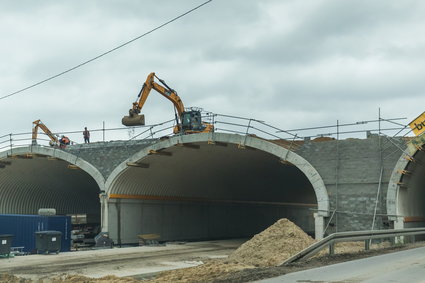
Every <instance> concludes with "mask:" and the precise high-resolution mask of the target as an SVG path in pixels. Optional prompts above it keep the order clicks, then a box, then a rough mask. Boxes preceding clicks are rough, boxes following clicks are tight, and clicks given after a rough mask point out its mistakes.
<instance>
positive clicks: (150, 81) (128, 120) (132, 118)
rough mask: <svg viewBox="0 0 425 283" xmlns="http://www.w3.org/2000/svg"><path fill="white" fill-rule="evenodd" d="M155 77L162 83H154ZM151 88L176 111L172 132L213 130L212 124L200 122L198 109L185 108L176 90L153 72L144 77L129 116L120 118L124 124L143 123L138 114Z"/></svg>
mask: <svg viewBox="0 0 425 283" xmlns="http://www.w3.org/2000/svg"><path fill="white" fill-rule="evenodd" d="M155 78H157V79H158V80H159V81H160V82H161V84H162V85H160V84H158V83H156V82H155V80H154V79H155ZM152 89H154V90H156V91H157V92H159V94H161V95H162V96H164V97H165V98H167V99H168V100H170V101H171V102H172V103H173V105H174V108H175V109H176V111H177V113H176V122H177V125H176V126H175V127H174V129H173V132H174V134H178V133H183V134H193V133H209V132H213V131H214V126H213V125H211V124H209V123H205V122H202V115H201V111H200V110H197V109H193V108H192V109H187V110H185V108H184V105H183V102H182V100H181V99H180V97H179V96H178V95H177V92H176V91H175V90H174V89H172V88H170V87H169V86H168V85H167V84H166V83H165V82H164V81H163V80H161V79H160V78H158V77H157V76H156V75H155V73H154V72H152V73H150V74H149V75H148V77H147V78H146V82H145V83H144V84H143V87H142V89H141V90H140V92H139V94H138V96H137V97H138V100H137V101H136V102H134V103H133V107H132V108H131V109H130V110H129V116H124V117H123V118H122V121H121V122H122V124H123V125H124V126H143V125H145V115H143V114H140V111H141V109H142V107H143V105H144V104H145V102H146V99H147V98H148V96H149V93H150V92H151V90H152ZM139 114H140V115H139Z"/></svg>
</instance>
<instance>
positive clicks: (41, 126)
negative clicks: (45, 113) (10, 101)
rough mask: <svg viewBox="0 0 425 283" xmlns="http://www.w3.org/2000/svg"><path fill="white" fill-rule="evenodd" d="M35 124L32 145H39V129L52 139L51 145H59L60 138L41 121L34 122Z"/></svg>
mask: <svg viewBox="0 0 425 283" xmlns="http://www.w3.org/2000/svg"><path fill="white" fill-rule="evenodd" d="M32 123H33V124H34V127H33V128H32V143H33V144H37V135H38V128H40V129H42V130H43V132H45V133H46V135H47V136H48V137H49V138H50V140H51V141H50V145H57V144H59V141H58V138H57V137H56V136H55V135H54V134H53V133H52V132H51V131H50V130H49V128H47V126H46V125H44V124H43V122H41V120H40V119H38V120H36V121H34V122H32Z"/></svg>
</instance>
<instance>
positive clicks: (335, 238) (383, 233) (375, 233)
mask: <svg viewBox="0 0 425 283" xmlns="http://www.w3.org/2000/svg"><path fill="white" fill-rule="evenodd" d="M423 234H425V228H405V229H392V230H366V231H353V232H338V233H333V234H331V235H329V236H327V237H326V238H323V239H322V240H320V241H318V242H316V243H314V244H312V245H311V246H309V247H308V248H306V249H304V250H302V251H300V252H299V253H297V254H295V255H293V256H292V257H290V258H288V259H287V260H285V261H284V262H283V263H282V264H280V265H287V264H290V263H292V262H295V261H298V260H301V259H307V258H309V257H312V256H314V255H315V254H317V253H318V252H320V251H321V250H323V249H324V248H326V247H329V254H334V252H335V243H337V242H353V241H362V240H364V241H365V250H368V249H369V248H370V242H371V239H383V238H394V239H395V238H396V237H401V236H413V237H414V236H415V235H423ZM413 241H414V238H413Z"/></svg>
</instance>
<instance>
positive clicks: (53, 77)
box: [0, 0, 212, 100]
mask: <svg viewBox="0 0 425 283" xmlns="http://www.w3.org/2000/svg"><path fill="white" fill-rule="evenodd" d="M211 1H212V0H208V1H206V2H204V3H202V4H200V5H198V6H196V7H195V8H192V9H190V10H188V11H186V12H184V13H183V14H181V15H179V16H177V17H175V18H172V19H171V20H169V21H167V22H165V23H163V24H161V25H159V26H157V27H155V28H153V29H151V30H149V31H147V32H145V33H144V34H142V35H139V36H137V37H135V38H133V39H131V40H129V41H127V42H125V43H123V44H121V45H119V46H117V47H115V48H112V49H110V50H108V51H106V52H104V53H102V54H100V55H98V56H96V57H94V58H92V59H89V60H87V61H84V62H82V63H80V64H78V65H76V66H74V67H72V68H69V69H67V70H65V71H63V72H60V73H58V74H56V75H53V76H51V77H48V78H46V79H44V80H42V81H39V82H37V83H35V84H32V85H30V86H27V87H25V88H22V89H20V90H17V91H15V92H12V93H10V94H7V95H4V96H1V97H0V100H2V99H5V98H8V97H11V96H13V95H15V94H18V93H21V92H23V91H26V90H28V89H30V88H33V87H36V86H38V85H41V84H43V83H45V82H48V81H50V80H53V79H55V78H57V77H60V76H62V75H64V74H66V73H69V72H71V71H73V70H75V69H78V68H80V67H82V66H84V65H87V64H88V63H91V62H93V61H95V60H97V59H99V58H101V57H103V56H105V55H108V54H109V53H112V52H114V51H116V50H118V49H120V48H122V47H124V46H126V45H128V44H130V43H133V42H134V41H136V40H138V39H140V38H142V37H144V36H146V35H148V34H150V33H152V32H154V31H156V30H158V29H160V28H162V27H164V26H166V25H168V24H171V23H172V22H174V21H176V20H178V19H180V18H182V17H184V16H186V15H188V14H190V13H191V12H193V11H195V10H197V9H199V8H201V7H202V6H204V5H206V4H208V3H209V2H211Z"/></svg>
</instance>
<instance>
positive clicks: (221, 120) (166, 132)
mask: <svg viewBox="0 0 425 283" xmlns="http://www.w3.org/2000/svg"><path fill="white" fill-rule="evenodd" d="M202 118H203V121H204V122H207V123H210V124H212V125H214V128H215V132H223V133H233V134H239V135H245V136H246V135H254V136H258V137H260V138H263V139H270V140H277V139H283V140H290V141H294V140H302V139H311V138H315V137H330V138H333V137H336V138H337V139H338V138H340V137H341V136H344V137H363V138H365V137H366V135H365V133H376V134H382V133H386V135H387V136H392V135H393V133H394V132H396V133H398V134H400V135H401V134H403V133H404V135H406V134H408V133H409V131H408V129H407V127H406V126H404V125H402V124H399V123H396V122H395V121H398V120H403V119H406V118H392V119H381V118H380V119H379V120H367V121H360V122H355V123H346V124H339V123H338V122H337V123H336V124H335V125H327V126H318V127H309V128H300V129H291V130H285V129H281V128H278V127H276V126H273V125H270V124H268V123H266V122H264V121H261V120H257V119H253V118H246V117H238V116H232V115H225V114H214V113H211V112H203V116H202ZM175 124H176V122H175V119H170V120H167V121H164V122H161V123H158V124H153V125H146V126H135V127H118V128H108V129H106V128H105V127H103V128H101V129H90V133H91V142H107V141H114V140H120V141H135V140H146V139H151V140H152V139H153V140H155V139H160V138H162V137H164V136H172V135H174V134H173V128H174V126H175ZM376 124H379V126H377V125H376ZM383 124H386V125H387V127H382V126H383ZM388 124H391V126H388ZM395 124H396V126H397V127H394V125H395ZM368 125H372V126H371V127H368ZM341 129H344V130H341ZM53 133H54V134H55V135H57V136H61V135H66V136H68V138H70V140H71V141H72V142H73V144H80V143H83V137H82V130H78V131H62V132H53ZM31 135H32V133H31V132H26V133H10V134H5V135H2V136H0V151H4V150H8V149H12V148H14V147H20V146H27V145H30V144H32V137H31ZM106 136H108V139H106ZM49 141H50V139H49V138H48V137H47V136H46V135H45V134H44V133H43V132H39V134H38V138H37V144H39V145H49Z"/></svg>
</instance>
